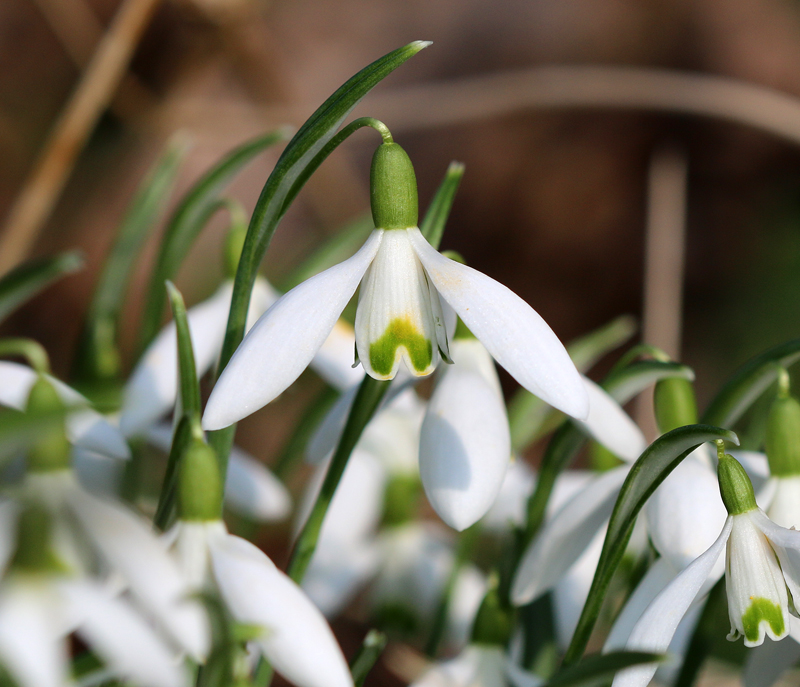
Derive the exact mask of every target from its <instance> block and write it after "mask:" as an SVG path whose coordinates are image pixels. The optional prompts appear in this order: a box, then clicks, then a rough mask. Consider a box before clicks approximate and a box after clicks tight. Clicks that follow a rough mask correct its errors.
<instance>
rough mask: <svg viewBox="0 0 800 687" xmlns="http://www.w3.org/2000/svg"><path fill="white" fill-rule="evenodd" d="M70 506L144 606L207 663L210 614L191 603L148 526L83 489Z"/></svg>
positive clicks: (72, 495) (71, 498) (75, 492)
mask: <svg viewBox="0 0 800 687" xmlns="http://www.w3.org/2000/svg"><path fill="white" fill-rule="evenodd" d="M69 505H70V507H71V509H72V511H73V512H74V513H75V515H76V516H77V518H78V520H79V521H80V523H81V525H82V526H83V528H84V529H85V530H86V532H87V533H88V535H89V536H90V538H91V539H92V541H93V542H94V544H95V545H96V546H97V548H98V550H99V551H100V552H101V554H102V555H103V557H104V558H105V560H106V562H107V563H108V564H109V565H110V566H111V567H112V568H113V569H114V570H117V571H119V572H120V573H121V574H122V575H123V577H124V578H125V580H126V582H127V583H128V584H129V585H130V587H131V591H132V592H133V593H134V594H135V595H136V597H137V598H138V599H139V600H140V601H141V603H142V605H143V606H144V607H145V608H146V609H147V610H148V611H149V612H150V613H151V614H153V615H154V616H155V617H157V618H158V620H159V622H160V623H161V624H162V625H163V626H164V627H165V629H167V630H168V631H169V633H170V634H171V635H172V637H173V638H174V639H175V640H176V641H177V642H179V643H180V644H181V646H183V647H184V649H186V651H188V652H189V653H190V654H191V655H192V656H193V657H196V658H197V659H200V658H201V657H203V656H204V655H205V653H206V651H207V649H208V631H209V628H208V624H207V622H206V617H205V614H204V613H203V610H202V608H201V607H200V606H199V604H197V603H196V602H194V601H190V600H188V599H187V596H188V594H189V589H188V587H187V586H186V584H185V582H184V581H183V578H182V576H181V574H180V573H179V572H178V569H177V567H176V565H175V563H173V561H172V559H171V558H170V557H169V556H168V555H167V552H166V551H165V549H164V548H163V546H162V544H161V543H160V542H159V541H158V539H156V538H155V536H154V535H153V534H152V533H151V530H150V528H149V526H148V524H147V523H146V522H144V521H142V520H140V519H139V518H138V517H136V516H135V515H134V514H133V513H131V512H129V511H127V510H125V509H123V508H121V507H120V506H118V505H116V504H114V503H112V502H108V501H103V500H101V499H98V498H97V497H95V496H92V495H91V494H89V493H88V492H86V491H83V490H82V489H78V488H76V489H74V490H73V491H72V492H71V493H70V494H69Z"/></svg>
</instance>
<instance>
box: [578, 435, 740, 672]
mask: <svg viewBox="0 0 800 687" xmlns="http://www.w3.org/2000/svg"><path fill="white" fill-rule="evenodd" d="M717 439H724V440H725V441H730V442H732V443H734V444H738V443H739V440H738V438H737V437H736V435H735V434H734V433H733V432H731V431H729V430H726V429H720V428H719V427H711V426H709V425H687V426H685V427H678V428H677V429H673V430H672V431H671V432H667V433H666V434H663V435H662V436H660V437H659V438H658V439H656V440H655V441H654V442H653V443H652V444H650V446H648V447H647V448H646V449H645V451H644V453H642V455H641V456H640V457H639V459H638V460H637V461H636V462H635V463H634V464H633V466H632V467H631V470H630V472H629V473H628V476H627V478H626V479H625V482H624V483H623V485H622V488H621V489H620V493H619V496H618V497H617V502H616V504H615V505H614V510H613V512H612V513H611V519H610V520H609V523H608V531H607V532H606V538H605V541H604V542H603V550H602V552H601V554H600V561H599V562H598V564H597V570H596V571H595V575H594V579H593V580H592V586H591V588H590V590H589V596H588V598H587V599H586V604H585V605H584V607H583V611H582V613H581V617H580V619H579V620H578V626H577V628H576V629H575V634H574V635H573V637H572V642H571V643H570V646H569V648H568V649H567V653H566V655H565V656H564V664H565V665H568V664H570V663H575V662H576V661H577V660H578V659H580V657H581V656H582V655H583V652H584V650H585V649H586V645H587V644H588V642H589V636H590V635H591V633H592V630H593V628H594V624H595V622H596V621H597V617H598V616H599V614H600V608H601V606H602V603H603V599H604V598H605V595H606V591H607V589H608V585H609V583H610V582H611V577H612V575H613V574H614V572H615V571H616V569H617V566H618V565H619V563H620V561H621V560H622V557H623V555H624V553H625V547H626V546H627V544H628V539H629V538H630V535H631V532H632V531H633V525H634V522H635V521H636V516H637V515H638V513H639V511H640V510H641V509H642V507H643V506H644V504H645V502H646V501H647V499H648V498H650V495H651V494H652V493H653V492H654V491H655V490H656V488H657V487H658V485H659V484H661V483H662V482H663V481H664V480H665V479H666V478H667V476H668V475H669V474H670V473H671V472H672V471H673V470H674V469H675V468H676V467H677V466H678V465H679V464H680V462H681V461H682V460H683V459H684V458H685V457H686V456H688V455H689V454H690V453H691V452H692V451H694V449H695V448H697V447H698V446H700V444H703V443H705V442H708V441H715V440H717Z"/></svg>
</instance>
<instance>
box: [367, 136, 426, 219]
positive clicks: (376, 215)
mask: <svg viewBox="0 0 800 687" xmlns="http://www.w3.org/2000/svg"><path fill="white" fill-rule="evenodd" d="M369 184H370V191H369V193H370V203H371V205H372V219H373V221H374V222H375V228H376V229H409V228H410V227H416V226H417V222H418V219H419V207H418V200H417V177H416V175H415V174H414V165H412V164H411V160H410V159H409V157H408V155H407V154H406V151H405V150H403V149H402V148H401V147H400V146H399V145H398V144H397V143H382V144H381V145H380V146H378V149H377V150H376V151H375V155H374V156H373V157H372V168H371V170H370V175H369Z"/></svg>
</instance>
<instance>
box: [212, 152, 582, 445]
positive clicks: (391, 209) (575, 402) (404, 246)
mask: <svg viewBox="0 0 800 687" xmlns="http://www.w3.org/2000/svg"><path fill="white" fill-rule="evenodd" d="M371 203H372V215H373V219H374V221H375V230H374V231H373V232H372V234H371V236H370V237H369V239H367V242H366V243H365V244H364V246H363V247H362V248H361V249H360V250H359V251H358V252H357V253H356V254H355V255H354V256H353V257H351V258H349V259H348V260H345V261H344V262H342V263H340V264H338V265H336V266H334V267H331V268H330V269H328V270H326V271H324V272H321V273H320V274H318V275H316V276H314V277H312V278H311V279H308V280H307V281H305V282H303V283H302V284H300V285H299V286H297V287H295V288H294V289H292V290H291V291H289V292H288V293H287V294H286V295H284V296H283V297H282V298H280V299H279V300H278V301H277V302H276V303H275V304H274V305H273V306H272V307H270V309H269V310H268V311H267V312H266V313H265V314H264V315H263V317H261V319H260V320H259V321H258V322H257V323H256V324H255V325H254V326H253V328H252V329H251V330H250V332H249V333H248V335H247V336H246V337H245V338H244V340H243V341H242V343H241V345H240V346H239V348H238V349H237V351H236V353H235V354H234V356H233V358H232V359H231V361H230V362H229V363H228V366H227V367H226V368H225V370H224V371H223V373H222V375H221V376H220V378H219V380H218V382H217V385H216V387H215V388H214V390H213V392H212V394H211V397H210V399H209V402H208V406H207V407H206V412H205V416H204V418H203V425H204V427H205V428H206V429H220V428H222V427H226V426H228V425H230V424H232V423H234V422H236V421H238V420H240V419H241V418H243V417H245V416H247V415H249V414H250V413H252V412H254V411H256V410H258V408H260V407H262V406H263V405H265V404H266V403H269V402H270V401H271V400H273V399H274V398H276V397H277V396H278V395H279V394H280V393H281V392H282V391H283V390H284V389H286V388H287V387H288V386H289V385H290V384H291V383H292V382H293V381H294V380H295V379H296V378H297V377H298V376H299V375H300V373H301V372H302V371H303V370H304V369H305V367H306V366H307V365H308V364H309V363H310V361H311V359H312V358H313V357H314V354H315V353H316V352H317V350H319V348H320V347H321V346H322V344H323V342H324V341H325V339H326V338H327V337H328V334H329V333H330V332H331V330H332V329H333V327H334V325H335V323H336V321H337V319H338V317H339V315H340V313H341V312H342V310H344V307H345V306H346V305H347V303H348V301H349V300H350V299H351V298H352V296H353V294H354V293H355V291H356V289H357V288H358V287H359V284H361V291H360V294H359V300H358V309H357V312H356V322H355V339H356V349H357V352H358V360H359V361H360V363H361V365H362V366H363V368H364V370H365V371H366V372H367V374H369V375H371V376H372V377H374V378H375V379H392V378H394V376H395V375H396V374H397V371H398V369H399V368H400V366H401V364H402V366H403V367H405V369H406V370H407V371H408V372H409V373H410V374H412V375H415V376H424V375H428V374H430V373H431V372H433V370H434V369H435V367H436V365H437V363H438V361H439V359H440V358H444V359H445V360H449V343H448V334H447V327H446V326H445V318H444V314H443V311H444V308H443V304H444V303H446V304H447V305H449V306H450V307H451V308H452V309H453V310H454V311H455V312H456V313H457V314H458V315H459V317H461V319H462V321H463V322H464V324H465V325H466V326H467V327H468V328H469V329H470V331H472V333H473V334H474V335H475V336H476V337H477V338H478V339H479V340H480V341H481V342H482V343H483V345H484V346H485V347H486V349H487V350H488V351H489V353H490V354H491V355H492V356H493V357H494V359H495V360H497V362H498V363H500V365H502V366H503V367H505V368H506V369H507V370H508V371H509V372H510V373H511V375H512V376H513V377H514V378H515V379H516V380H517V381H518V382H519V383H520V384H522V386H524V387H525V388H527V389H528V390H529V391H531V392H532V393H534V394H536V395H537V396H539V397H540V398H542V399H543V400H545V401H547V402H548V403H549V404H550V405H552V406H554V407H556V408H558V409H560V410H563V411H564V412H566V413H567V414H569V415H571V416H573V417H577V418H579V419H585V418H586V416H587V414H588V409H589V400H588V397H587V393H586V390H585V388H584V385H583V383H582V382H581V379H580V376H579V375H578V372H577V370H576V369H575V366H574V365H573V364H572V361H571V360H570V359H569V355H568V354H567V352H566V350H565V348H564V347H563V345H562V344H561V342H560V341H559V340H558V338H557V337H556V335H555V334H554V333H553V331H552V330H551V329H550V327H549V326H548V325H547V324H546V323H545V322H544V320H543V319H542V318H541V317H540V316H539V315H538V314H537V313H536V312H535V311H534V310H532V309H531V308H530V306H528V305H527V304H526V303H525V302H524V301H523V300H522V299H520V298H519V297H518V296H516V295H515V294H513V293H512V292H511V291H509V290H508V289H507V288H506V287H504V286H502V285H501V284H499V283H497V282H496V281H494V280H493V279H490V278H489V277H487V276H485V275H483V274H481V273H480V272H478V271H476V270H474V269H471V268H470V267H467V266H465V265H461V264H459V263H458V262H455V261H453V260H449V259H448V258H446V257H444V256H442V255H440V254H439V253H438V252H437V251H436V250H435V249H434V248H433V247H432V246H431V245H430V244H429V243H428V242H427V241H426V240H425V238H424V237H423V236H422V234H421V233H420V231H419V229H418V228H417V214H418V212H417V189H416V178H415V175H414V169H413V166H412V165H411V161H410V160H409V158H408V155H407V154H406V153H405V151H404V150H403V149H402V148H401V147H400V146H399V145H397V144H396V143H394V142H391V141H389V142H386V143H384V144H382V145H381V146H380V147H379V148H378V150H377V151H376V153H375V156H374V158H373V164H372V170H371Z"/></svg>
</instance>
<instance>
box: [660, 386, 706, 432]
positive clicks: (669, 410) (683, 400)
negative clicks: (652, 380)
mask: <svg viewBox="0 0 800 687" xmlns="http://www.w3.org/2000/svg"><path fill="white" fill-rule="evenodd" d="M653 403H654V405H655V412H656V422H657V423H658V431H659V432H661V433H662V434H666V433H667V432H671V431H672V430H673V429H677V428H678V427H684V426H685V425H694V424H697V401H696V399H695V396H694V387H692V383H691V382H690V381H689V380H688V379H683V378H682V377H667V378H666V379H662V380H660V381H659V382H657V383H656V389H655V393H654V398H653Z"/></svg>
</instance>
